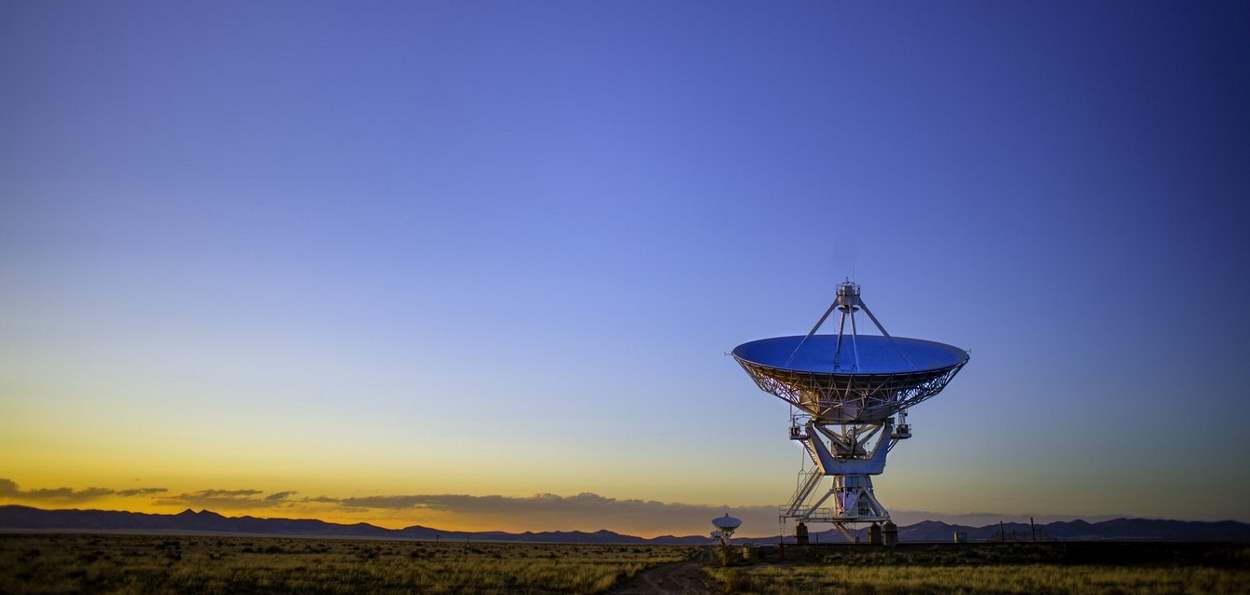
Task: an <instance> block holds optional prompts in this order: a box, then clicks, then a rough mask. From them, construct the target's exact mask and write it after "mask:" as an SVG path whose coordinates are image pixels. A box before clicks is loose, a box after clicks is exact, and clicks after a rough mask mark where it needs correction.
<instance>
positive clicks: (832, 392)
mask: <svg viewBox="0 0 1250 595" xmlns="http://www.w3.org/2000/svg"><path fill="white" fill-rule="evenodd" d="M734 359H736V360H737V361H738V364H739V365H741V366H742V369H744V370H746V372H747V374H748V375H750V376H751V379H752V380H754V381H755V384H756V385H757V386H759V387H760V390H763V391H764V392H766V393H771V394H773V395H776V396H777V397H778V398H780V399H781V400H783V401H785V402H787V403H790V404H791V405H794V406H795V407H798V408H799V409H801V410H803V411H805V412H806V413H808V414H809V415H811V416H812V417H813V418H815V419H817V420H819V421H827V422H839V423H856V422H871V421H880V420H882V419H885V418H887V417H889V416H891V415H894V414H895V413H897V412H899V411H901V410H903V409H907V408H908V407H911V406H913V405H916V404H918V403H920V402H921V401H924V400H926V399H928V398H930V397H932V396H934V395H936V394H938V393H940V392H942V389H943V388H946V384H947V383H948V382H950V381H951V379H952V378H954V377H955V374H958V373H959V371H960V370H961V369H963V367H964V364H966V363H967V361H968V360H967V359H965V360H964V361H963V362H961V363H959V364H958V365H956V366H954V367H951V368H945V369H939V370H929V371H925V372H917V373H906V374H845V375H842V374H839V375H834V374H811V373H805V372H798V371H794V370H784V369H780V368H771V367H768V366H761V365H759V364H758V363H751V362H746V361H744V360H743V359H742V358H741V357H739V356H737V355H736V354H735V355H734Z"/></svg>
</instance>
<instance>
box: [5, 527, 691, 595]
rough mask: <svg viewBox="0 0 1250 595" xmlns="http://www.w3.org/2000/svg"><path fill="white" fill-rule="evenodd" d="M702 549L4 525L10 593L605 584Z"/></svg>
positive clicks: (551, 589) (512, 588) (524, 589)
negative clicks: (83, 531) (30, 529)
mask: <svg viewBox="0 0 1250 595" xmlns="http://www.w3.org/2000/svg"><path fill="white" fill-rule="evenodd" d="M692 553H693V550H692V549H691V548H683V547H676V546H640V545H563V544H551V545H529V544H500V543H477V542H473V543H466V542H455V543H449V542H443V543H429V542H412V541H368V540H336V539H303V538H267V537H266V538H262V537H236V536H230V537H205V536H144V535H44V534H39V535H31V534H25V535H0V593H71V592H92V593H223V594H224V593H231V594H233V593H257V592H264V593H359V592H369V591H372V592H401V591H403V592H424V593H597V592H602V591H605V590H607V589H609V588H611V587H613V586H615V585H617V584H618V583H620V582H621V581H624V580H627V579H628V578H630V577H632V576H634V575H635V574H637V573H638V572H639V571H641V570H643V569H646V568H649V567H652V566H656V565H659V564H664V563H668V562H676V561H680V560H683V559H686V558H688V557H689V556H690V555H691V554H692Z"/></svg>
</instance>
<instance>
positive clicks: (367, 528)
mask: <svg viewBox="0 0 1250 595" xmlns="http://www.w3.org/2000/svg"><path fill="white" fill-rule="evenodd" d="M6 529H7V530H42V531H57V530H60V531H103V532H135V533H218V534H221V533H227V534H228V533H235V534H247V535H274V536H303V537H344V538H375V539H416V540H429V541H434V540H455V541H464V540H469V541H507V542H521V543H613V544H684V545H697V544H710V543H712V542H713V541H712V539H711V538H709V537H705V536H702V535H687V536H673V535H663V536H660V537H653V538H644V537H637V536H634V535H622V534H620V533H615V532H612V531H603V530H601V531H595V532H593V533H587V532H583V531H542V532H530V531H526V532H524V533H508V532H505V531H443V530H440V529H432V528H430V527H422V526H420V525H413V526H411V527H405V528H403V529H386V528H383V527H378V526H376V525H370V524H368V523H356V524H352V525H345V524H340V523H327V522H325V521H320V520H316V519H280V518H277V519H269V518H257V517H252V516H241V517H227V516H223V515H220V514H217V513H215V512H212V511H208V510H201V511H199V512H195V511H192V510H189V509H188V510H184V511H183V512H180V513H178V514H147V513H141V512H124V511H113V510H78V509H72V510H44V509H39V508H32V507H29V506H17V505H6V506H0V530H6ZM1036 530H1037V535H1038V538H1039V539H1043V540H1059V541H1235V542H1250V524H1247V523H1239V522H1236V521H1220V522H1199V521H1169V520H1153V519H1115V520H1110V521H1103V522H1099V523H1088V522H1086V521H1081V520H1077V521H1063V522H1055V523H1047V524H1043V525H1037V527H1036ZM956 531H958V532H962V533H966V534H967V537H968V539H969V540H970V541H998V540H1000V539H1002V538H1003V535H1004V533H1005V534H1006V537H1007V539H1008V540H1019V541H1027V540H1029V539H1031V538H1032V532H1031V530H1030V527H1029V525H1028V524H1026V523H1005V524H1003V525H1001V526H1000V525H997V524H995V525H987V526H985V527H969V526H964V525H951V524H948V523H943V522H940V521H923V522H920V523H916V524H914V525H907V526H904V527H899V540H900V541H908V542H949V541H951V538H952V536H953V535H954V533H955V532H956ZM859 533H860V535H861V536H862V535H863V534H864V532H863V531H862V530H861V531H860V532H859ZM813 538H814V539H816V540H817V541H819V542H823V543H832V542H841V541H843V538H842V536H841V534H839V533H837V532H836V531H825V532H821V533H816V534H813ZM790 539H792V538H787V540H788V541H789V540H790ZM734 541H736V542H740V543H776V542H777V537H776V536H772V537H760V538H744V539H735V540H734Z"/></svg>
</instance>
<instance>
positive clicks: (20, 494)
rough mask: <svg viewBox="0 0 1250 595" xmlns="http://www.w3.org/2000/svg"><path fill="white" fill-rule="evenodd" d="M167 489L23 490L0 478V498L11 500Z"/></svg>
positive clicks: (83, 498) (71, 499) (70, 499)
mask: <svg viewBox="0 0 1250 595" xmlns="http://www.w3.org/2000/svg"><path fill="white" fill-rule="evenodd" d="M165 491H167V490H166V489H165V488H132V489H126V490H113V489H109V488H96V487H89V488H83V489H81V490H76V489H74V488H39V489H34V490H23V489H21V487H20V486H18V485H17V482H15V481H13V480H11V479H4V478H0V498H11V499H13V500H24V501H38V502H58V503H64V504H71V503H78V502H88V501H91V500H98V499H100V498H103V497H105V496H122V497H130V496H139V495H146V494H159V493H161V492H165Z"/></svg>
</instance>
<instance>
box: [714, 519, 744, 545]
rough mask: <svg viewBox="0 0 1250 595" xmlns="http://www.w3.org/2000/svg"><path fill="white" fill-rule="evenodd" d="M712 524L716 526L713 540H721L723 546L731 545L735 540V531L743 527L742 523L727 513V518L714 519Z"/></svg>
mask: <svg viewBox="0 0 1250 595" xmlns="http://www.w3.org/2000/svg"><path fill="white" fill-rule="evenodd" d="M712 524H713V525H716V530H715V531H712V538H713V539H719V540H720V543H721V545H729V540H730V539H733V536H734V531H735V530H737V529H738V527H741V526H742V521H740V520H738V519H735V518H734V517H731V516H729V513H725V516H722V517H716V518H714V519H712Z"/></svg>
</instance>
